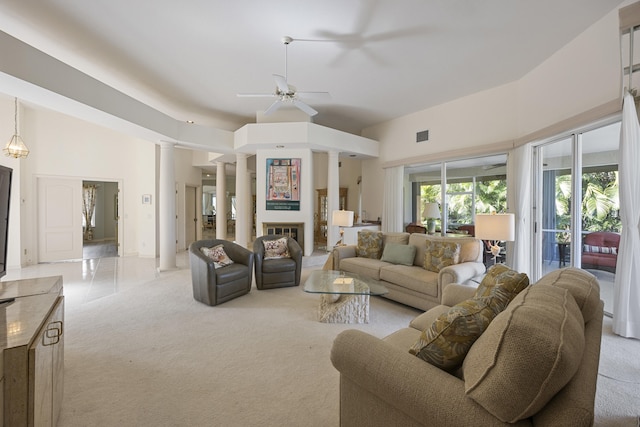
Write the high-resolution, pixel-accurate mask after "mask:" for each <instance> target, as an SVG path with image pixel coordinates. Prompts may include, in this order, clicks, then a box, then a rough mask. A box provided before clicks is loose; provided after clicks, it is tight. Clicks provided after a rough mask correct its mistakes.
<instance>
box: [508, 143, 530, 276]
mask: <svg viewBox="0 0 640 427" xmlns="http://www.w3.org/2000/svg"><path fill="white" fill-rule="evenodd" d="M507 164H508V166H507V185H508V189H507V192H508V194H509V199H508V200H509V209H508V211H509V212H511V213H513V214H515V217H516V238H515V240H514V242H513V243H507V244H508V245H509V246H508V247H509V250H508V251H507V257H508V260H507V263H508V264H509V265H510V266H511V268H513V269H514V270H516V271H519V272H521V273H526V274H527V275H528V276H531V167H532V165H531V146H530V145H528V144H527V145H522V146H520V147H518V148H515V149H513V150H511V152H509V160H508V162H507Z"/></svg>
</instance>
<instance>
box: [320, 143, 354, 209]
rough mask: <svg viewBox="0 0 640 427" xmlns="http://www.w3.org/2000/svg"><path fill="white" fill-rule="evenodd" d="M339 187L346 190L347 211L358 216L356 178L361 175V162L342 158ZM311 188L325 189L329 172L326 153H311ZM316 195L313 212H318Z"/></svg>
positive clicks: (339, 170)
mask: <svg viewBox="0 0 640 427" xmlns="http://www.w3.org/2000/svg"><path fill="white" fill-rule="evenodd" d="M339 162H340V168H339V169H338V174H339V183H340V184H339V186H340V187H346V188H347V210H350V211H354V212H355V213H356V214H358V193H359V185H358V177H359V176H361V175H362V161H361V160H358V159H351V158H343V157H341V158H340V160H339ZM313 171H314V172H313V176H314V178H313V188H314V189H315V190H317V189H320V188H327V174H328V172H329V156H328V154H327V153H326V152H314V153H313ZM317 196H318V193H317V192H314V212H317V211H318V197H317Z"/></svg>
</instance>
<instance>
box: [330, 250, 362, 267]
mask: <svg viewBox="0 0 640 427" xmlns="http://www.w3.org/2000/svg"><path fill="white" fill-rule="evenodd" d="M332 255H333V269H334V270H340V261H341V260H343V259H345V258H355V257H356V256H357V255H356V245H345V246H336V247H335V248H333V253H332Z"/></svg>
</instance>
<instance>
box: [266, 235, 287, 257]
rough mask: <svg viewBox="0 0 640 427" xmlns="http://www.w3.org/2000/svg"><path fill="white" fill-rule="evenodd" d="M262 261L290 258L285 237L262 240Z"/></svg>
mask: <svg viewBox="0 0 640 427" xmlns="http://www.w3.org/2000/svg"><path fill="white" fill-rule="evenodd" d="M262 244H263V245H264V259H279V258H291V255H290V254H289V245H288V244H287V238H286V237H280V238H279V239H275V240H263V241H262Z"/></svg>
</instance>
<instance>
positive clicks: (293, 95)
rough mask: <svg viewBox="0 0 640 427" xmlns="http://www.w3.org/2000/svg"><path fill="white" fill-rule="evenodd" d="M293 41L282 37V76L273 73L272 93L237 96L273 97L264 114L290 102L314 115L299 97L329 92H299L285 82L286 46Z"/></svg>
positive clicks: (240, 94) (323, 94) (324, 95)
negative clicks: (274, 89)
mask: <svg viewBox="0 0 640 427" xmlns="http://www.w3.org/2000/svg"><path fill="white" fill-rule="evenodd" d="M292 41H293V39H292V38H291V37H289V36H285V37H283V38H282V43H284V48H285V50H284V52H285V53H284V76H281V75H279V74H274V75H273V78H274V79H275V81H276V91H275V92H274V93H239V94H238V96H239V97H275V98H276V100H275V102H274V103H273V104H271V106H270V107H269V108H267V109H266V110H265V112H264V114H266V115H269V114H271V113H273V112H274V111H276V110H277V109H279V108H280V107H282V106H283V105H285V104H291V105H293V106H295V107H297V108H299V109H300V110H302V111H304V112H305V113H306V114H308V115H309V116H315V115H316V114H318V112H317V111H316V110H315V109H313V108H312V107H311V106H309V105H308V104H306V103H304V102H302V101H301V100H300V99H299V98H311V97H316V98H317V97H327V96H329V92H300V91H298V90H297V89H296V87H295V86H293V85H290V84H289V83H288V82H287V47H288V46H289V44H290V43H291V42H292Z"/></svg>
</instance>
